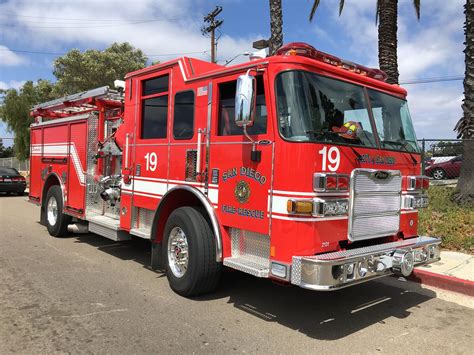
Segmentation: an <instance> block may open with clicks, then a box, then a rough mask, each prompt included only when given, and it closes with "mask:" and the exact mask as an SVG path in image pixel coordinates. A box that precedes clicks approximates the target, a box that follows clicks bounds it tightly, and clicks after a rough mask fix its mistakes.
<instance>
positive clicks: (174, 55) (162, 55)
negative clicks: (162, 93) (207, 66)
mask: <svg viewBox="0 0 474 355" xmlns="http://www.w3.org/2000/svg"><path fill="white" fill-rule="evenodd" d="M0 51H10V52H15V53H27V54H45V55H66V54H67V53H57V52H42V51H27V50H22V49H8V48H0ZM209 52H210V50H203V51H196V52H182V53H166V54H145V55H146V56H147V57H177V56H182V55H187V54H206V53H209Z"/></svg>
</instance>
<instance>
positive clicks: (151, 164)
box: [145, 152, 158, 171]
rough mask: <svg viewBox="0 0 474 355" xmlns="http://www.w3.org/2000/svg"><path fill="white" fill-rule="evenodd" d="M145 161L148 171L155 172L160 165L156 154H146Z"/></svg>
mask: <svg viewBox="0 0 474 355" xmlns="http://www.w3.org/2000/svg"><path fill="white" fill-rule="evenodd" d="M145 160H146V170H147V171H148V170H150V171H155V170H156V166H157V165H158V157H157V156H156V153H154V152H153V153H146V155H145Z"/></svg>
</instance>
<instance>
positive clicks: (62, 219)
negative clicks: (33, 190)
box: [44, 185, 71, 237]
mask: <svg viewBox="0 0 474 355" xmlns="http://www.w3.org/2000/svg"><path fill="white" fill-rule="evenodd" d="M62 211H63V195H62V193H61V188H60V187H59V186H58V185H53V186H51V187H50V188H49V190H48V193H47V194H46V205H45V209H44V213H45V216H44V217H45V218H44V220H45V222H46V228H48V232H49V234H50V235H51V236H53V237H62V236H64V235H66V234H67V226H68V224H69V223H71V216H68V215H66V214H64V213H62Z"/></svg>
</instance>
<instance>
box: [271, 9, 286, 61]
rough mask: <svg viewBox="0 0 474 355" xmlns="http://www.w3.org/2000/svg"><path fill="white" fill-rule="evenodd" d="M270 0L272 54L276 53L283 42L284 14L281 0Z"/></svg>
mask: <svg viewBox="0 0 474 355" xmlns="http://www.w3.org/2000/svg"><path fill="white" fill-rule="evenodd" d="M269 1H270V30H271V36H270V41H269V47H270V49H269V51H270V55H273V54H275V52H276V51H277V49H278V48H280V47H281V46H282V44H283V33H282V32H283V14H282V11H281V0H269Z"/></svg>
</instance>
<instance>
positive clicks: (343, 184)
mask: <svg viewBox="0 0 474 355" xmlns="http://www.w3.org/2000/svg"><path fill="white" fill-rule="evenodd" d="M349 181H350V179H349V175H343V174H326V173H316V174H314V176H313V189H314V191H317V192H327V191H347V190H349Z"/></svg>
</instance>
